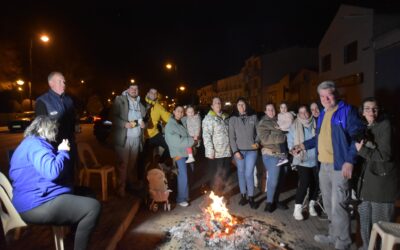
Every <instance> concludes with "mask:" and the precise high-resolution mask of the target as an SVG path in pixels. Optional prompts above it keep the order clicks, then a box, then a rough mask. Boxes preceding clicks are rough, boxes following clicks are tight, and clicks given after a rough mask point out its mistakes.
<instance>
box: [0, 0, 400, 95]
mask: <svg viewBox="0 0 400 250" xmlns="http://www.w3.org/2000/svg"><path fill="white" fill-rule="evenodd" d="M397 2H398V1H390V0H383V1H338V0H332V1H146V2H145V3H142V1H129V3H120V2H118V1H106V2H104V3H102V2H97V1H81V2H74V1H29V2H24V1H7V2H3V3H2V4H1V15H0V44H7V46H8V47H11V48H12V49H14V50H15V51H16V55H17V60H18V64H19V65H20V68H21V75H22V76H21V77H23V78H25V79H27V78H28V77H29V61H28V58H29V53H28V52H29V41H30V39H31V38H32V39H33V49H32V57H33V83H34V84H33V94H34V96H37V95H38V94H40V93H42V92H43V91H45V89H46V87H47V81H46V78H47V75H48V73H49V72H51V71H53V70H59V71H61V72H63V73H65V76H66V78H67V82H68V84H70V86H71V87H73V86H78V85H79V81H80V79H84V80H85V84H86V86H87V88H90V89H91V90H92V91H94V92H95V93H98V94H100V95H101V96H107V94H108V93H110V92H111V91H112V90H116V91H120V90H122V88H123V86H124V85H125V84H127V83H128V81H129V79H130V78H134V79H135V80H136V81H137V82H138V83H139V84H140V85H141V86H142V89H147V88H148V87H150V86H154V87H156V88H158V89H159V90H160V91H161V92H163V93H165V94H169V95H172V94H174V91H175V88H176V86H177V85H178V84H179V83H186V84H187V85H188V86H189V87H190V88H192V89H196V88H198V87H200V86H202V85H205V84H209V83H211V82H212V81H215V80H218V79H221V78H224V77H226V76H230V75H234V74H237V73H238V72H239V70H240V68H241V67H242V66H243V64H244V61H245V60H246V59H247V58H248V57H250V56H251V55H255V54H262V53H266V52H268V51H272V50H276V49H280V48H285V47H288V46H291V45H300V46H307V47H317V46H318V44H319V42H320V40H321V38H322V36H323V34H324V32H325V30H326V29H327V28H328V26H329V23H330V22H331V20H332V18H333V17H334V15H335V14H336V11H337V10H338V8H339V6H340V4H341V3H348V4H356V5H361V6H366V7H375V8H378V9H380V10H385V11H392V10H393V9H395V8H398V6H399V4H398V3H397ZM41 32H47V33H48V34H49V35H50V37H51V42H50V43H49V44H47V45H43V44H40V42H39V41H38V40H37V38H38V35H39V34H40V33H41ZM0 60H1V59H0ZM167 61H169V62H172V63H173V64H174V65H176V67H175V70H173V71H170V72H169V71H166V70H165V68H164V65H165V63H166V62H167ZM144 91H145V90H142V94H143V92H144Z"/></svg>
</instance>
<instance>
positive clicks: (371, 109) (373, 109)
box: [364, 107, 379, 112]
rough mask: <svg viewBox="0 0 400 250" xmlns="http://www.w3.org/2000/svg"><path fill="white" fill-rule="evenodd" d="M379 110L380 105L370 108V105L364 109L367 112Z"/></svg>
mask: <svg viewBox="0 0 400 250" xmlns="http://www.w3.org/2000/svg"><path fill="white" fill-rule="evenodd" d="M378 110H379V108H378V107H376V108H370V107H366V108H364V111H365V112H371V111H372V112H377V111H378Z"/></svg>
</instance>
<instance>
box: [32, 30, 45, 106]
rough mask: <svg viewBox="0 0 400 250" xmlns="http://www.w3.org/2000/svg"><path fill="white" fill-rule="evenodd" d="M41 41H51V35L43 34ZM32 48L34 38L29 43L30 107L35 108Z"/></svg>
mask: <svg viewBox="0 0 400 250" xmlns="http://www.w3.org/2000/svg"><path fill="white" fill-rule="evenodd" d="M40 41H42V42H43V43H48V42H49V41H50V37H49V36H48V35H46V34H42V35H41V36H40ZM32 49H33V39H32V38H31V40H30V44H29V74H30V76H29V82H28V84H29V105H30V109H31V110H33V106H32V80H33V70H32V65H33V63H32Z"/></svg>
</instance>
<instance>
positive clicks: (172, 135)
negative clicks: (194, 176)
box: [165, 118, 194, 158]
mask: <svg viewBox="0 0 400 250" xmlns="http://www.w3.org/2000/svg"><path fill="white" fill-rule="evenodd" d="M165 141H166V142H167V144H168V149H169V154H170V155H171V157H172V158H174V157H187V156H188V154H187V151H186V148H189V147H191V146H193V144H194V140H193V138H192V137H191V136H190V135H189V133H188V131H187V129H186V124H185V123H183V122H182V124H180V123H178V122H177V121H176V120H175V118H171V119H169V121H168V123H167V125H166V126H165Z"/></svg>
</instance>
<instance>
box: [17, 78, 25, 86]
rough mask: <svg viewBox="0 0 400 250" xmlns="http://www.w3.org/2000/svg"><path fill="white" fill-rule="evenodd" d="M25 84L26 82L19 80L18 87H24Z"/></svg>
mask: <svg viewBox="0 0 400 250" xmlns="http://www.w3.org/2000/svg"><path fill="white" fill-rule="evenodd" d="M24 83H25V82H24V81H23V80H21V79H19V80H17V84H18V85H21V86H22V85H24Z"/></svg>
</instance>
